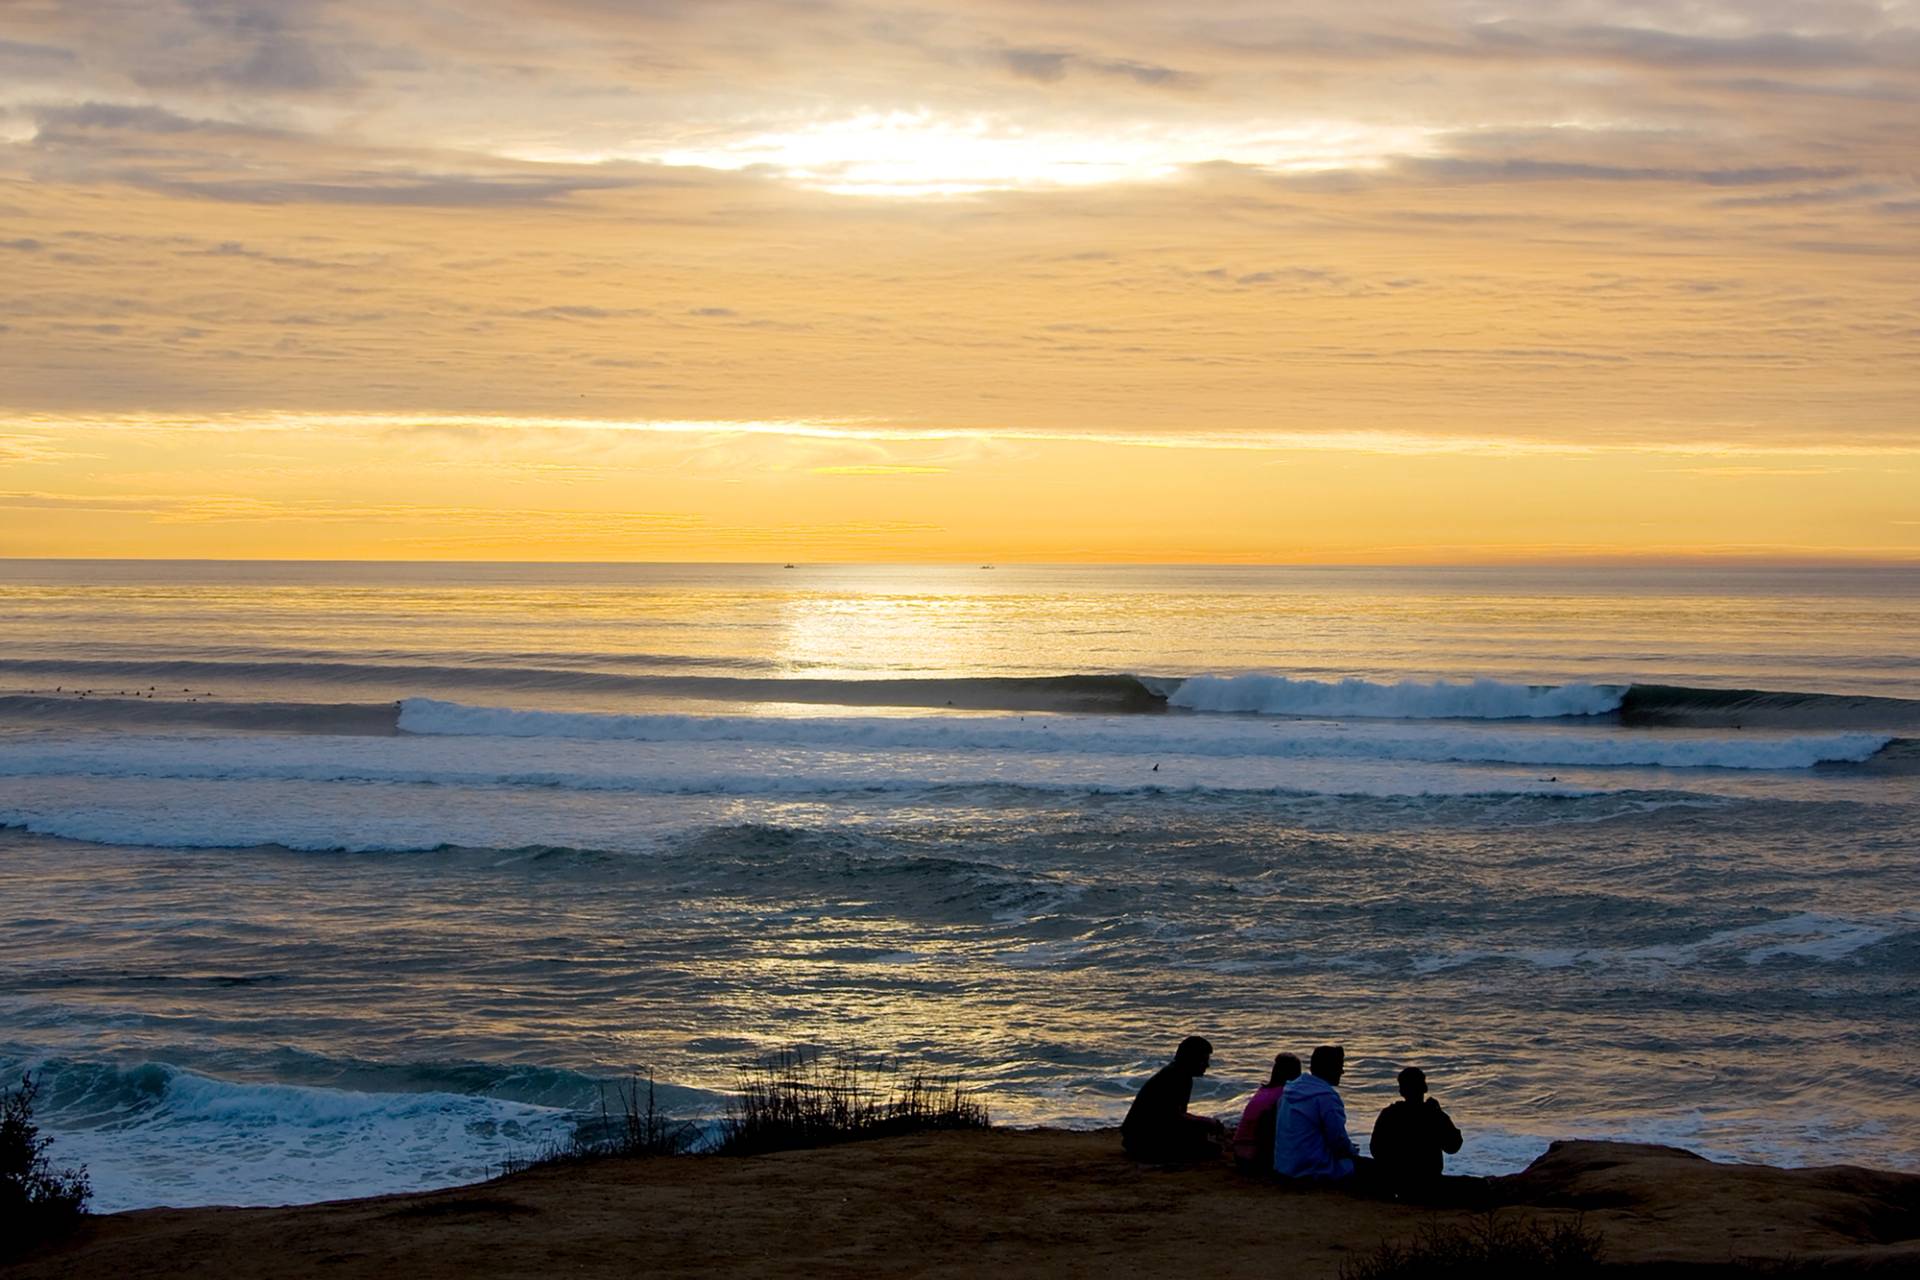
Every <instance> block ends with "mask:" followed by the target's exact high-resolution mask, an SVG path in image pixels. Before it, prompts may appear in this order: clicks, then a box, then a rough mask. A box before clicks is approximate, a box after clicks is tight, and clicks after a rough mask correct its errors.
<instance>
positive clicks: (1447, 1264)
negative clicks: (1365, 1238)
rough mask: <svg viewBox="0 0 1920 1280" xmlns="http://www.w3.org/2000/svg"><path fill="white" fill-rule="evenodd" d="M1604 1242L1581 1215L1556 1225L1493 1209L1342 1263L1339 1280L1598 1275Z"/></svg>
mask: <svg viewBox="0 0 1920 1280" xmlns="http://www.w3.org/2000/svg"><path fill="white" fill-rule="evenodd" d="M1604 1249H1605V1240H1604V1238H1603V1237H1602V1236H1601V1234H1600V1233H1599V1232H1598V1231H1589V1230H1588V1229H1587V1227H1586V1224H1585V1222H1584V1221H1583V1220H1582V1219H1581V1218H1577V1217H1576V1218H1573V1219H1570V1220H1568V1219H1563V1220H1561V1221H1558V1222H1555V1223H1553V1224H1552V1225H1551V1226H1545V1225H1542V1224H1541V1223H1540V1222H1539V1221H1538V1220H1536V1219H1532V1218H1527V1219H1523V1220H1520V1221H1514V1220H1511V1219H1507V1218H1502V1217H1499V1216H1498V1215H1497V1214H1496V1213H1494V1212H1493V1211H1488V1212H1487V1213H1486V1214H1485V1215H1483V1216H1482V1217H1480V1218H1478V1219H1476V1220H1475V1221H1474V1222H1473V1223H1472V1224H1471V1225H1468V1226H1464V1227H1458V1226H1428V1227H1422V1228H1421V1229H1420V1230H1419V1232H1417V1233H1416V1234H1415V1235H1414V1238H1413V1240H1412V1241H1411V1242H1408V1243H1404V1244H1398V1243H1393V1242H1391V1241H1389V1242H1386V1243H1383V1244H1381V1245H1380V1246H1379V1247H1378V1248H1376V1249H1375V1250H1374V1251H1373V1252H1372V1253H1370V1254H1368V1255H1367V1256H1365V1257H1363V1258H1360V1259H1358V1260H1357V1261H1354V1262H1349V1263H1343V1264H1342V1265H1341V1267H1340V1280H1451V1278H1453V1277H1459V1278H1460V1280H1466V1277H1473V1280H1484V1277H1487V1276H1554V1277H1562V1276H1588V1275H1597V1274H1599V1270H1600V1259H1601V1255H1602V1253H1603V1252H1604Z"/></svg>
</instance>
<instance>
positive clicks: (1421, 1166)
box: [1367, 1067, 1461, 1196]
mask: <svg viewBox="0 0 1920 1280" xmlns="http://www.w3.org/2000/svg"><path fill="white" fill-rule="evenodd" d="M1399 1080H1400V1101H1398V1102H1396V1103H1394V1104H1393V1105H1392V1106H1390V1107H1388V1108H1386V1109H1385V1110H1383V1111H1382V1112H1381V1113H1380V1118H1379V1119H1378V1120H1376V1121H1374V1122H1373V1140H1372V1141H1371V1142H1369V1143H1368V1144H1367V1146H1368V1147H1369V1149H1371V1150H1372V1152H1373V1161H1374V1171H1375V1173H1377V1174H1378V1175H1379V1177H1380V1181H1381V1183H1382V1184H1383V1185H1384V1186H1385V1187H1386V1188H1387V1189H1389V1190H1391V1191H1392V1192H1393V1193H1394V1194H1395V1195H1400V1196H1421V1195H1427V1194H1431V1193H1432V1191H1433V1190H1434V1188H1435V1187H1437V1186H1438V1185H1439V1182H1440V1174H1441V1171H1442V1170H1444V1169H1445V1168H1446V1165H1447V1159H1446V1158H1447V1156H1450V1155H1452V1154H1453V1153H1454V1152H1456V1151H1458V1150H1460V1141H1461V1139H1460V1130H1459V1129H1457V1128H1456V1127H1454V1123H1453V1121H1452V1120H1451V1119H1450V1118H1449V1117H1448V1116H1447V1113H1446V1112H1444V1111H1442V1110H1441V1109H1440V1103H1439V1101H1438V1100H1437V1099H1434V1098H1429V1097H1427V1073H1426V1072H1424V1071H1422V1070H1421V1069H1420V1068H1418V1067H1407V1068H1406V1069H1404V1070H1402V1071H1401V1072H1400V1076H1399Z"/></svg>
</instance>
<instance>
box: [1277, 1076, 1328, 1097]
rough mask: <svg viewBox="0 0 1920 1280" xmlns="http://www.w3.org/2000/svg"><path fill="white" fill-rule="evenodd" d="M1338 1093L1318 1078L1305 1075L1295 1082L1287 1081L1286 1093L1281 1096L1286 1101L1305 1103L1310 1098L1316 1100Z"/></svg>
mask: <svg viewBox="0 0 1920 1280" xmlns="http://www.w3.org/2000/svg"><path fill="white" fill-rule="evenodd" d="M1338 1092H1339V1090H1337V1089H1335V1088H1334V1087H1333V1086H1332V1085H1330V1084H1328V1083H1327V1082H1326V1081H1325V1080H1322V1079H1321V1078H1320V1077H1319V1076H1313V1075H1307V1076H1301V1077H1300V1078H1299V1079H1297V1080H1289V1081H1287V1091H1286V1093H1285V1094H1284V1095H1282V1096H1283V1097H1284V1098H1287V1099H1293V1098H1298V1099H1299V1100H1300V1101H1302V1102H1305V1101H1307V1100H1308V1099H1310V1098H1318V1097H1322V1096H1324V1095H1326V1094H1337V1093H1338Z"/></svg>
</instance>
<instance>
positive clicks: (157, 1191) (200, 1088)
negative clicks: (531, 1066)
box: [41, 1069, 571, 1213]
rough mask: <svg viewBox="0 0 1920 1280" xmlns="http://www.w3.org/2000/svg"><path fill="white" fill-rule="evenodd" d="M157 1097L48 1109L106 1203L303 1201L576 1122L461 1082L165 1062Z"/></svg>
mask: <svg viewBox="0 0 1920 1280" xmlns="http://www.w3.org/2000/svg"><path fill="white" fill-rule="evenodd" d="M162 1070H163V1073H164V1074H163V1079H164V1081H165V1084H164V1089H163V1091H162V1092H161V1094H160V1095H159V1097H158V1098H156V1099H154V1100H153V1101H152V1104H151V1105H150V1106H143V1107H140V1108H137V1109H134V1110H132V1111H130V1112H129V1113H127V1114H124V1115H121V1116H118V1117H116V1118H112V1119H109V1120H108V1121H107V1122H106V1123H94V1124H89V1125H86V1126H85V1127H72V1128H62V1127H60V1122H59V1117H58V1116H57V1115H53V1116H49V1115H44V1114H43V1115H42V1117H41V1127H42V1129H43V1131H44V1132H46V1133H47V1134H48V1136H50V1137H52V1138H53V1139H54V1145H53V1147H52V1149H51V1150H50V1151H49V1156H50V1157H51V1158H52V1159H53V1160H54V1162H55V1164H57V1165H61V1166H68V1165H74V1164H84V1165H85V1166H86V1167H87V1171H88V1173H89V1176H90V1177H91V1178H92V1181H93V1189H94V1202H93V1207H94V1208H95V1209H96V1210H98V1211H100V1212H107V1213H111V1212H117V1211H119V1210H122V1209H140V1208H149V1207H152V1206H156V1205H172V1206H178V1207H189V1206H194V1205H210V1204H223V1205H277V1204H307V1203H311V1202H313V1201H316V1200H335V1199H341V1198H345V1197H350V1196H372V1195H387V1194H391V1193H393V1192H400V1191H421V1190H429V1189H432V1188H435V1187H447V1186H457V1185H459V1184H462V1183H467V1182H475V1181H479V1180H480V1179H482V1178H485V1177H487V1176H489V1174H490V1173H492V1172H497V1171H498V1168H499V1165H500V1163H501V1162H502V1161H503V1160H505V1159H507V1158H509V1157H512V1156H516V1155H517V1156H526V1155H529V1154H531V1153H532V1152H534V1151H535V1150H537V1149H538V1148H539V1147H541V1146H542V1145H544V1144H545V1143H547V1142H549V1141H552V1140H557V1139H561V1138H564V1137H565V1136H566V1134H568V1133H569V1132H570V1131H571V1113H569V1112H566V1111H561V1110H556V1109H554V1108H550V1107H537V1106H531V1105H527V1104H524V1103H516V1102H505V1101H501V1100H499V1099H495V1098H485V1097H474V1096H468V1095H463V1094H454V1093H359V1092H355V1091H352V1090H345V1089H314V1088H303V1087H299V1086H295V1085H282V1084H244V1083H235V1082H232V1081H225V1080H217V1079H214V1078H212V1077H209V1076H203V1075H198V1074H195V1073H193V1072H190V1071H180V1070H174V1069H162Z"/></svg>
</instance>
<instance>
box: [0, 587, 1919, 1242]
mask: <svg viewBox="0 0 1920 1280" xmlns="http://www.w3.org/2000/svg"><path fill="white" fill-rule="evenodd" d="M1916 738H1920V573H1916V572H1913V571H1903V570H1872V571H1868V570H1860V571H1845V572H1842V571H1812V570H1808V571H1797V572H1762V571H1742V570H1716V571H1711V572H1709V571H1681V570H1670V571H1649V570H1644V569H1637V570H1632V571H1624V570H1579V569H1562V570H1551V571H1549V570H1505V571H1491V570H1418V571H1413V570H1331V569H1197V568H1152V569H1139V568H1128V569H1078V568H1027V567H1019V568H1015V567H1004V568H999V569H987V568H944V569H927V568H857V567H844V566H837V567H813V566H800V567H797V568H792V569H784V568H780V567H776V566H759V567H747V566H719V567H716V566H617V565H457V566H444V565H442V566H430V565H395V566H373V565H344V564H297V565H288V564H242V563H204V564H166V563H139V562H110V563H109V562H85V563H82V562H63V563H56V562H30V561H11V562H6V561H0V1069H4V1070H5V1071H6V1072H8V1073H9V1074H16V1073H18V1072H19V1071H22V1070H26V1069H32V1070H34V1071H35V1072H36V1073H37V1074H38V1076H39V1078H40V1079H41V1081H42V1082H43V1088H44V1090H45V1092H44V1093H43V1095H42V1099H41V1103H40V1118H41V1120H42V1122H43V1125H44V1127H45V1129H46V1130H47V1132H49V1133H50V1134H51V1135H52V1136H53V1137H54V1138H55V1146H54V1149H53V1154H54V1155H55V1157H56V1158H57V1159H61V1160H64V1161H84V1162H85V1163H87V1164H88V1165H89V1167H90V1168H91V1170H92V1173H93V1177H94V1182H95V1185H96V1187H97V1189H98V1201H99V1204H100V1206H101V1207H103V1208H109V1209H112V1208H126V1207H134V1206H144V1205H155V1204H175V1205H189V1204H205V1203H226V1204H262V1203H289V1202H300V1201H308V1200H317V1199H323V1198H329V1197H336V1196H344V1195H354V1194H367V1193H374V1192H384V1191H395V1190H404V1189H410V1188H421V1187H431V1186H440V1185H447V1184H451V1183H457V1182H461V1181H467V1180H472V1179H475V1178H479V1177H482V1176H485V1174H486V1172H487V1170H488V1169H489V1167H490V1166H497V1165H498V1163H499V1161H500V1160H501V1159H503V1158H504V1157H506V1156H509V1155H513V1154H524V1153H526V1152H528V1151H529V1150H531V1149H533V1148H534V1147H536V1146H538V1145H539V1144H540V1143H541V1142H543V1141H545V1140H547V1139H549V1138H551V1137H554V1136H558V1135H561V1134H564V1133H566V1132H567V1131H568V1130H569V1129H570V1127H571V1125H572V1124H573V1123H574V1121H575V1119H576V1118H577V1116H578V1115H579V1114H580V1113H581V1112H582V1111H583V1110H588V1109H592V1108H595V1107H597V1105H598V1101H599V1099H600V1097H601V1095H602V1091H603V1090H604V1089H607V1088H608V1087H609V1086H610V1085H611V1083H613V1082H617V1081H621V1080H624V1079H626V1078H627V1077H628V1076H629V1075H630V1074H631V1073H632V1072H634V1071H636V1070H646V1069H651V1070H652V1071H653V1073H654V1075H655V1077H656V1079H657V1080H658V1081H659V1082H660V1084H661V1088H662V1097H663V1099H664V1101H665V1102H666V1104H667V1105H668V1106H669V1107H670V1108H671V1109H673V1110H674V1111H675V1112H676V1113H677V1114H681V1115H686V1116H689V1117H713V1116H716V1115H718V1114H719V1113H720V1112H721V1110H722V1108H723V1106H724V1100H725V1095H726V1092H727V1090H728V1089H729V1087H730V1086H731V1085H732V1083H733V1082H734V1080H735V1077H736V1074H737V1073H738V1071H739V1070H740V1069H741V1068H742V1067H743V1066H744V1065H746V1064H748V1063H750V1062H751V1061H752V1060H753V1059H754V1058H755V1056H756V1055H759V1054H762V1053H765V1052H768V1051H772V1050H777V1049H780V1048H783V1047H787V1046H793V1045H814V1046H836V1047H850V1048H854V1049H857V1050H860V1051H863V1052H866V1053H872V1054H887V1055H898V1056H899V1057H901V1058H903V1059H905V1060H907V1061H909V1062H911V1063H914V1064H917V1065H920V1066H923V1067H925V1068H928V1069H931V1070H933V1071H935V1072H937V1073H942V1074H947V1075H951V1076H952V1077H954V1078H955V1079H956V1080H958V1081H959V1082H961V1083H963V1084H965V1085H967V1086H970V1087H973V1088H976V1089H978V1090H980V1091H982V1093H983V1094H984V1097H985V1100H986V1101H987V1103H988V1105H989V1106H990V1107H991V1109H992V1111H993V1113H994V1115H995V1117H996V1119H997V1120H999V1121H1001V1122H1004V1123H1015V1124H1069V1125H1091V1124H1101V1123H1112V1122H1114V1121H1115V1120H1116V1119H1117V1117H1118V1116H1119V1115H1120V1114H1121V1113H1122V1112H1123V1111H1124V1108H1125V1106H1126V1103H1127V1101H1128V1099H1129V1098H1130V1096H1131V1092H1132V1090H1133V1088H1134V1087H1136V1086H1137V1084H1138V1083H1139V1081H1140V1080H1141V1079H1142V1078H1143V1077H1144V1075H1145V1074H1146V1073H1148V1072H1149V1071H1150V1070H1152V1069H1153V1068H1154V1067H1156V1066H1158V1065H1159V1064H1160V1063H1161V1062H1162V1061H1164V1060H1165V1058H1166V1057H1167V1056H1168V1055H1169V1054H1170V1052H1171V1050H1172V1047H1173V1045H1174V1044H1175V1043H1176V1042H1177V1041H1178V1040H1179V1039H1180V1038H1181V1037H1182V1036H1184V1035H1187V1034H1189V1033H1195V1032H1197V1033H1201V1034H1205V1035H1207V1036H1209V1037H1210V1038H1212V1039H1213V1041H1214V1043H1215V1046H1216V1057H1215V1064H1214V1072H1213V1074H1212V1075H1210V1076H1209V1077H1207V1078H1206V1079H1205V1080H1203V1081H1201V1082H1200V1086H1201V1087H1200V1088H1199V1090H1198V1091H1197V1094H1196V1098H1197V1102H1196V1105H1197V1106H1199V1107H1201V1108H1203V1109H1207V1110H1210V1111H1215V1112H1219V1113H1222V1114H1228V1115H1231V1114H1235V1113H1237V1109H1238V1105H1239V1103H1240V1101H1241V1100H1243V1099H1244V1098H1245V1096H1246V1095H1247V1094H1248V1093H1249V1092H1250V1091H1251V1090H1252V1088H1253V1087H1254V1086H1255V1085H1256V1084H1257V1083H1259V1082H1260V1081H1262V1080H1263V1079H1264V1076H1265V1070H1266V1066H1267V1064H1268V1063H1269V1062H1270V1061H1271V1058H1272V1055H1273V1054H1274V1053H1275V1052H1277V1051H1280V1050H1283V1049H1284V1050H1291V1051H1293V1052H1295V1053H1298V1054H1301V1055H1302V1056H1303V1057H1304V1056H1305V1054H1306V1053H1307V1051H1308V1050H1310V1049H1311V1048H1312V1047H1313V1046H1314V1045H1315V1044H1318V1043H1321V1042H1323V1041H1340V1042H1344V1043H1345V1044H1346V1046H1347V1048H1348V1053H1349V1064H1350V1065H1349V1073H1348V1076H1347V1080H1346V1082H1345V1084H1344V1086H1343V1092H1344V1093H1345V1095H1346V1098H1347V1102H1348V1108H1349V1113H1350V1115H1351V1116H1352V1118H1353V1120H1354V1122H1355V1128H1356V1130H1358V1131H1360V1132H1361V1133H1362V1134H1364V1130H1365V1129H1366V1128H1367V1127H1368V1126H1369V1125H1370V1123H1371V1118H1372V1116H1373V1114H1374V1113H1375V1112H1376V1111H1377V1110H1378V1108H1379V1107H1381V1106H1384V1105H1385V1104H1386V1103H1387V1102H1388V1101H1389V1100H1391V1098H1392V1096H1393V1084H1392V1077H1393V1074H1394V1072H1395V1071H1396V1070H1397V1069H1398V1068H1399V1067H1400V1066H1401V1065H1403V1064H1405V1063H1418V1064H1420V1065H1422V1066H1424V1067H1425V1068H1426V1069H1427V1072H1428V1075H1429V1078H1430V1079H1431V1081H1432V1083H1433V1086H1434V1089H1435V1092H1436V1094H1437V1096H1439V1097H1440V1098H1441V1099H1442V1101H1443V1102H1444V1103H1445V1104H1446V1105H1447V1106H1448V1108H1449V1109H1450V1111H1451V1112H1452V1114H1453V1115H1454V1117H1455V1119H1456V1120H1457V1121H1458V1122H1459V1123H1460V1124H1461V1126H1462V1128H1463V1129H1464V1130H1465V1132H1466V1134H1467V1145H1466V1147H1465V1149H1464V1150H1463V1152H1462V1153H1461V1155H1460V1156H1459V1157H1458V1158H1457V1159H1456V1160H1455V1161H1454V1167H1455V1168H1456V1169H1460V1170H1464V1171H1469V1172H1503V1171H1508V1170H1512V1169H1517V1168H1519V1167H1521V1166H1522V1165H1524V1164H1525V1163H1526V1162H1527V1161H1528V1160H1529V1159H1530V1158H1532V1157H1533V1156H1534V1155H1536V1154H1538V1153H1539V1152H1540V1151H1541V1150H1543V1149H1544V1147H1545V1145H1546V1143H1547V1142H1548V1141H1550V1140H1551V1139H1553V1138H1558V1137H1567V1136H1576V1135H1599V1136H1611V1137H1620V1138H1629V1139H1645V1140H1652V1141H1662V1142H1675V1143H1680V1144H1683V1145H1686V1146H1690V1147H1693V1148H1694V1149H1696V1150H1700V1151H1702V1152H1705V1153H1708V1154H1712V1155H1715V1156H1719V1157H1724V1158H1741V1159H1762V1160H1768V1161H1772V1162H1784V1163H1790V1164H1821V1163H1834V1162H1856V1163H1867V1164H1874V1165H1880V1166H1885V1167H1893V1168H1906V1169H1920V1090H1917V1087H1920V1066H1916V1063H1920V751H1917V750H1916V748H1915V744H1914V741H1913V740H1914V739H1916ZM1363 1140H1364V1139H1363Z"/></svg>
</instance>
